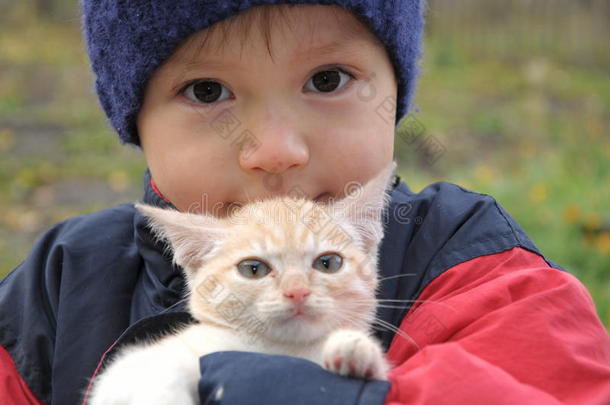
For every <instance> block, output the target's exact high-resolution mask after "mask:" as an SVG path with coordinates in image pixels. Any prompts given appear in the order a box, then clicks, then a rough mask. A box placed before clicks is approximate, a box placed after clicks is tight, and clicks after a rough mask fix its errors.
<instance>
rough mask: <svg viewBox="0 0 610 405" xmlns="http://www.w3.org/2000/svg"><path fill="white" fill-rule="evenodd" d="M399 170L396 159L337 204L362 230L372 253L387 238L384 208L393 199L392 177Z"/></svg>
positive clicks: (358, 229) (350, 220) (338, 208)
mask: <svg viewBox="0 0 610 405" xmlns="http://www.w3.org/2000/svg"><path fill="white" fill-rule="evenodd" d="M395 169H396V162H395V161H392V162H390V163H389V164H388V165H387V166H385V167H384V168H383V169H381V170H380V171H379V173H377V174H376V175H375V176H374V177H373V178H372V179H370V180H369V181H368V182H367V183H366V184H364V185H363V186H358V187H353V188H351V190H350V191H349V193H348V194H347V195H346V196H345V197H344V198H343V199H341V200H339V201H338V202H337V203H336V206H335V209H336V211H335V212H338V213H339V215H340V217H342V218H345V219H346V220H348V221H349V222H350V223H351V224H352V225H353V226H354V227H355V228H356V230H357V231H358V233H359V236H360V239H361V241H362V244H363V246H362V248H363V249H364V251H365V252H368V253H372V252H373V251H374V250H376V249H377V247H378V246H379V243H380V242H381V239H382V238H383V223H382V214H383V210H384V209H385V208H386V207H387V206H388V204H389V203H390V200H391V195H390V191H391V186H390V184H391V181H390V180H391V179H392V175H393V174H394V170H395Z"/></svg>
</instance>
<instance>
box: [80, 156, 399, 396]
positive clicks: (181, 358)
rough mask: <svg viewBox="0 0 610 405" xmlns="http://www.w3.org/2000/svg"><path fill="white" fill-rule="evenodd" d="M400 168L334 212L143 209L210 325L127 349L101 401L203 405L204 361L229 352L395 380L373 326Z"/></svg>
mask: <svg viewBox="0 0 610 405" xmlns="http://www.w3.org/2000/svg"><path fill="white" fill-rule="evenodd" d="M395 167H396V164H395V163H394V162H392V163H391V164H390V165H388V166H387V167H386V168H384V170H382V171H381V172H380V173H379V174H378V175H377V176H376V177H375V178H373V179H372V180H370V181H369V182H368V183H367V184H366V185H365V186H364V187H361V188H356V189H355V190H352V191H351V192H349V193H346V194H347V196H346V197H345V198H344V199H342V200H340V201H338V202H334V203H333V202H332V201H331V202H330V203H329V204H327V205H325V204H321V203H317V202H314V201H311V200H307V199H303V198H297V197H294V198H288V197H284V198H281V197H278V198H275V199H270V200H264V201H254V202H251V203H249V204H247V205H245V206H243V207H240V208H239V209H238V210H237V211H235V212H233V213H231V215H230V216H228V217H226V218H217V217H214V216H212V215H199V214H188V213H180V212H177V211H173V210H165V209H160V208H155V207H152V206H148V205H144V204H140V203H137V204H136V208H137V209H138V210H140V212H142V214H144V215H145V216H147V217H148V218H149V220H150V225H151V227H152V229H153V230H154V232H155V233H156V235H157V236H158V237H160V238H164V239H167V240H168V241H169V242H170V244H171V247H172V249H173V252H174V262H175V263H177V264H178V265H180V266H181V267H182V268H183V269H184V271H185V274H186V278H187V282H188V287H189V290H190V295H189V310H190V312H191V314H192V315H193V317H194V318H195V319H196V320H197V321H199V322H198V323H196V324H193V325H190V326H187V327H185V328H184V329H181V330H179V331H177V332H176V333H175V334H172V335H170V336H168V337H165V338H162V339H161V340H159V341H158V342H155V343H149V344H146V345H141V344H138V345H133V346H130V347H126V348H125V349H123V350H122V351H121V352H120V353H119V354H118V355H117V356H116V358H115V360H114V361H113V362H112V363H110V364H109V366H108V367H107V368H106V369H105V370H104V372H103V373H102V374H101V375H99V376H98V377H96V379H95V381H94V384H93V389H92V392H91V396H90V400H89V403H90V404H92V405H101V404H104V405H119V404H130V405H133V404H146V405H154V404H163V405H166V404H168V403H177V404H197V403H199V399H198V395H197V383H198V380H199V378H200V371H199V357H200V356H203V355H205V354H208V353H212V352H216V351H222V350H241V351H252V352H262V353H273V354H285V355H291V356H297V357H302V358H305V359H308V360H311V361H313V362H316V363H318V364H319V365H320V366H322V367H324V368H326V369H328V370H329V371H332V372H335V373H338V374H340V375H351V376H355V377H360V378H370V379H381V380H383V379H386V376H387V372H388V369H389V364H388V362H387V360H386V359H385V358H384V355H383V351H382V348H381V345H380V343H379V342H378V341H377V340H375V339H374V338H373V337H372V335H371V325H372V322H373V319H374V316H375V292H376V289H377V255H378V247H379V244H380V242H381V239H382V237H383V224H382V220H381V215H382V211H383V209H384V208H385V207H386V206H387V204H388V201H389V194H388V193H387V189H388V183H389V178H390V176H391V174H392V173H393V171H394V169H395Z"/></svg>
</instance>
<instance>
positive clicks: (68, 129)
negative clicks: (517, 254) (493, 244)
mask: <svg viewBox="0 0 610 405" xmlns="http://www.w3.org/2000/svg"><path fill="white" fill-rule="evenodd" d="M25 3H28V2H25ZM2 11H3V13H4V15H5V18H6V19H7V21H8V23H3V24H2V26H0V49H2V52H1V53H0V154H1V156H2V157H1V159H0V212H1V213H2V215H0V275H3V274H5V273H6V272H8V271H9V270H10V269H12V268H14V267H15V266H16V265H17V264H18V263H19V262H20V261H21V260H22V259H23V258H24V257H25V255H26V254H27V252H28V251H29V250H30V249H31V247H32V243H33V241H34V239H35V238H36V237H37V236H38V235H40V234H41V233H42V232H43V231H44V230H45V229H47V228H48V227H50V226H51V225H52V224H54V223H56V222H58V221H61V220H63V219H65V218H68V217H71V216H74V215H78V214H81V213H87V212H92V211H95V210H98V209H102V208H106V207H108V206H111V205H113V204H118V203H122V202H128V201H132V200H135V199H137V198H139V197H140V196H141V194H142V174H143V169H144V167H145V162H144V159H143V156H142V154H141V153H140V152H139V151H138V150H137V149H135V148H132V147H125V146H121V145H120V143H119V142H118V140H117V138H116V136H115V135H114V134H113V133H112V131H111V130H110V128H109V127H108V125H107V123H106V120H105V117H104V116H103V115H102V112H101V109H100V108H99V106H98V104H97V100H96V98H95V94H94V91H93V84H92V78H91V73H90V72H89V67H88V64H87V60H86V56H85V51H84V46H83V44H82V40H81V37H80V29H79V26H78V22H79V20H78V18H77V14H76V13H77V11H76V10H73V11H72V12H71V13H72V14H70V12H68V13H67V14H66V17H65V18H64V19H59V20H55V21H53V20H43V19H40V18H38V17H36V14H35V13H34V12H33V11H32V10H31V9H30V8H29V5H28V4H22V3H17V4H15V5H13V6H10V7H9V8H8V9H7V10H2ZM433 18H437V19H438V23H436V24H434V23H431V27H432V30H431V34H430V35H429V36H428V37H427V38H426V52H425V57H424V60H423V61H422V70H423V74H422V76H421V80H420V84H419V87H418V95H417V98H416V104H417V105H418V107H419V108H420V110H421V112H420V113H418V114H416V115H415V116H414V119H416V120H417V121H418V122H420V123H421V125H423V127H424V130H425V134H426V135H428V136H432V137H433V140H434V142H435V145H436V146H437V147H440V149H438V150H440V151H441V152H442V153H437V154H435V155H434V157H435V159H431V158H430V156H429V155H426V154H425V153H422V150H421V148H418V146H421V145H416V144H413V143H408V142H405V140H404V139H403V138H400V137H398V136H397V139H396V150H397V153H398V160H399V163H400V173H401V176H402V177H403V179H404V180H405V181H407V182H408V183H409V185H410V186H411V188H412V189H415V190H420V189H422V188H423V187H424V186H425V185H427V184H429V183H431V182H434V181H438V180H445V181H451V182H455V183H458V184H461V185H463V186H465V187H467V188H469V189H473V190H476V191H478V192H482V193H486V194H490V195H492V196H494V197H495V198H496V199H497V200H498V201H499V202H500V203H501V204H502V205H503V206H504V207H505V208H506V209H507V211H508V212H509V213H510V214H511V215H512V216H513V217H515V218H516V219H517V221H518V222H519V223H520V224H521V225H522V226H523V227H524V228H525V230H526V231H527V232H528V234H529V235H530V237H531V238H532V239H533V240H534V242H535V243H536V244H537V245H538V247H539V248H540V249H541V250H542V252H543V253H544V254H545V255H546V256H547V257H548V258H549V259H551V260H553V261H555V262H556V263H558V264H559V265H561V266H563V267H565V268H566V269H568V270H569V271H570V272H572V273H573V274H575V275H576V276H577V277H578V278H579V279H580V280H581V281H582V282H583V283H584V284H585V285H586V286H587V288H588V290H589V291H590V292H591V294H592V296H593V298H594V300H595V303H596V305H597V310H598V312H599V315H600V318H601V319H602V321H603V322H604V323H605V325H606V326H607V327H608V326H609V325H610V225H607V224H606V223H607V222H608V221H610V208H609V207H610V205H609V204H608V202H609V201H610V188H609V187H607V186H606V185H607V184H610V136H609V135H608V134H609V131H608V128H609V126H610V80H609V79H608V76H607V73H606V72H607V68H610V63H608V61H607V55H605V56H604V54H602V53H600V52H599V51H598V47H597V45H598V43H597V42H595V41H596V40H597V41H601V40H600V39H599V38H601V37H599V36H597V37H594V36H593V35H591V37H592V38H596V39H594V40H591V41H589V42H587V46H586V47H583V48H582V49H580V50H579V51H578V52H576V54H577V55H580V56H582V53H583V52H589V53H588V54H587V55H589V56H590V60H591V61H592V62H590V63H588V64H586V63H582V60H584V59H582V58H579V59H578V60H579V61H580V62H579V63H575V62H574V54H575V52H574V50H573V49H569V48H568V45H566V43H567V42H566V41H561V39H560V38H559V39H555V41H554V42H553V43H552V44H550V45H549V46H548V47H547V48H545V49H547V51H546V52H545V53H541V52H539V51H531V50H530V51H529V52H522V49H521V48H520V45H519V42H518V41H515V40H514V38H512V39H510V38H511V37H510V36H509V35H507V32H510V30H511V29H513V28H512V27H510V24H508V25H507V26H505V27H503V26H501V25H499V24H498V25H494V27H493V29H495V30H496V31H494V32H498V34H497V35H493V36H489V37H487V36H485V38H488V39H486V40H481V41H478V42H477V43H474V44H473V42H472V39H471V38H470V37H469V36H468V35H462V36H460V35H459V31H458V32H457V33H456V32H444V31H443V28H442V27H443V26H444V25H443V24H441V23H440V22H442V16H441V15H439V16H436V17H435V16H434V15H433ZM473 24H474V23H473ZM24 26H27V27H28V29H27V30H23V29H22V27H24ZM533 26H535V24H534V25H533ZM487 29H492V28H490V27H487ZM502 30H505V31H504V35H501V32H502ZM582 35H584V34H582ZM469 38H470V39H469ZM524 40H527V38H526V37H525V39H524ZM545 44H546V42H545ZM497 49H501V53H494V50H497ZM605 57H606V59H604V58H605ZM606 63H607V64H606ZM438 150H437V151H438Z"/></svg>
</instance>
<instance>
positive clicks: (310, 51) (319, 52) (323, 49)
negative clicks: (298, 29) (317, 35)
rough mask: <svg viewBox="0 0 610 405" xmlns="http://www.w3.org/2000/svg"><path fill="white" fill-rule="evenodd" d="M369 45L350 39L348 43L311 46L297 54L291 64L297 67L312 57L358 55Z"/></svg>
mask: <svg viewBox="0 0 610 405" xmlns="http://www.w3.org/2000/svg"><path fill="white" fill-rule="evenodd" d="M367 43H368V41H366V40H363V39H350V40H347V41H332V42H328V43H325V44H322V45H315V46H311V47H309V48H307V49H306V50H304V51H297V52H295V54H294V55H293V57H292V59H291V61H290V63H291V64H292V65H297V64H299V63H301V62H302V61H303V60H304V59H308V58H312V57H325V56H332V55H337V54H341V55H345V54H347V55H351V54H356V53H358V52H359V51H361V50H362V49H363V48H362V47H363V46H364V45H365V44H367Z"/></svg>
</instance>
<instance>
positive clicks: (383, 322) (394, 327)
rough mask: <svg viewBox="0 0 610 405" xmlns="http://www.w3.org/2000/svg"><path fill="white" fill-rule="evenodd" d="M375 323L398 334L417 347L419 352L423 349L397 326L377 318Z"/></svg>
mask: <svg viewBox="0 0 610 405" xmlns="http://www.w3.org/2000/svg"><path fill="white" fill-rule="evenodd" d="M374 322H375V323H377V324H379V325H380V326H382V327H384V328H387V329H388V330H390V331H392V332H394V333H396V334H397V335H399V336H401V337H403V338H404V339H405V340H408V341H409V342H411V343H413V344H414V345H415V347H417V349H418V350H421V347H419V345H418V344H417V342H416V341H415V339H413V338H412V337H411V336H409V335H408V334H407V333H406V332H404V331H402V330H400V329H399V328H397V327H396V326H394V325H392V324H391V323H389V322H386V321H384V320H383V319H379V318H375V320H374Z"/></svg>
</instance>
